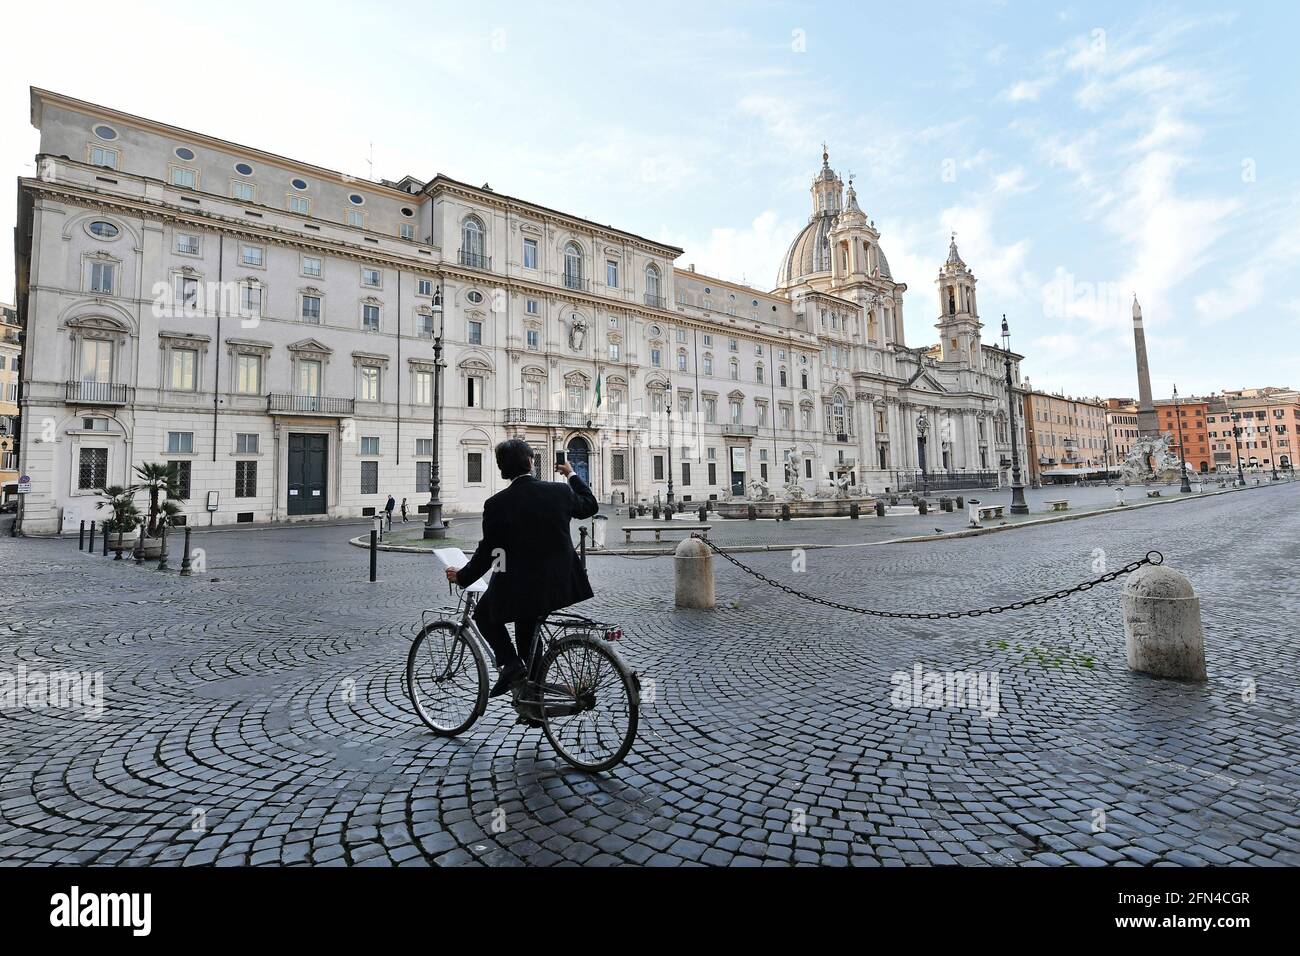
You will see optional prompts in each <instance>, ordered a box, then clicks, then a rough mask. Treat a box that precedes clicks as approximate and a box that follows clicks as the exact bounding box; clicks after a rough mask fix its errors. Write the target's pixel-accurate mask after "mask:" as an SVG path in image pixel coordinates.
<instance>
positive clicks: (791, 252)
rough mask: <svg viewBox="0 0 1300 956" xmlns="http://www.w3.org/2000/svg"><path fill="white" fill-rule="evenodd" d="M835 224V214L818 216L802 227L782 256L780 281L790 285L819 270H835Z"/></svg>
mask: <svg viewBox="0 0 1300 956" xmlns="http://www.w3.org/2000/svg"><path fill="white" fill-rule="evenodd" d="M834 228H835V217H834V216H833V215H819V216H814V217H813V218H812V220H811V221H810V222H809V223H808V225H806V226H804V227H803V229H801V230H800V231H799V235H797V236H795V237H794V242H792V243H790V248H789V249H788V250H786V254H785V258H784V259H783V260H781V272H780V274H779V275H778V276H777V277H776V284H777V285H789V284H791V283H794V282H798V281H799V280H801V279H803V278H804V277H805V276H810V275H812V274H814V273H817V272H830V271H831V240H830V235H831V230H832V229H834Z"/></svg>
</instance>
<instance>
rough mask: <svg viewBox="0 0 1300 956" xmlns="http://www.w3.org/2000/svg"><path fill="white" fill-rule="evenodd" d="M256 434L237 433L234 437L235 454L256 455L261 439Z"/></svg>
mask: <svg viewBox="0 0 1300 956" xmlns="http://www.w3.org/2000/svg"><path fill="white" fill-rule="evenodd" d="M261 437H262V436H261V435H259V434H257V432H238V433H236V435H235V454H237V455H256V454H257V452H258V447H259V443H260V439H261Z"/></svg>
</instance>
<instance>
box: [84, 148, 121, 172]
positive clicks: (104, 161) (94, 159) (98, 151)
mask: <svg viewBox="0 0 1300 956" xmlns="http://www.w3.org/2000/svg"><path fill="white" fill-rule="evenodd" d="M90 165H92V166H103V167H104V168H105V169H117V150H115V149H109V148H108V147H106V146H92V147H90Z"/></svg>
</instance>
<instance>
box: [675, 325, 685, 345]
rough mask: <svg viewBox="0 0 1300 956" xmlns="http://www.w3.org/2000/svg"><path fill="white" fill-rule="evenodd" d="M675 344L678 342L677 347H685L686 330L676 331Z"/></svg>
mask: <svg viewBox="0 0 1300 956" xmlns="http://www.w3.org/2000/svg"><path fill="white" fill-rule="evenodd" d="M677 342H678V344H679V345H685V344H686V330H685V329H678V330H677Z"/></svg>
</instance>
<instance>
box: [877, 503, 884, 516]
mask: <svg viewBox="0 0 1300 956" xmlns="http://www.w3.org/2000/svg"><path fill="white" fill-rule="evenodd" d="M884 516H885V503H884V502H883V501H880V500H877V501H876V517H877V518H883V517H884Z"/></svg>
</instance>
